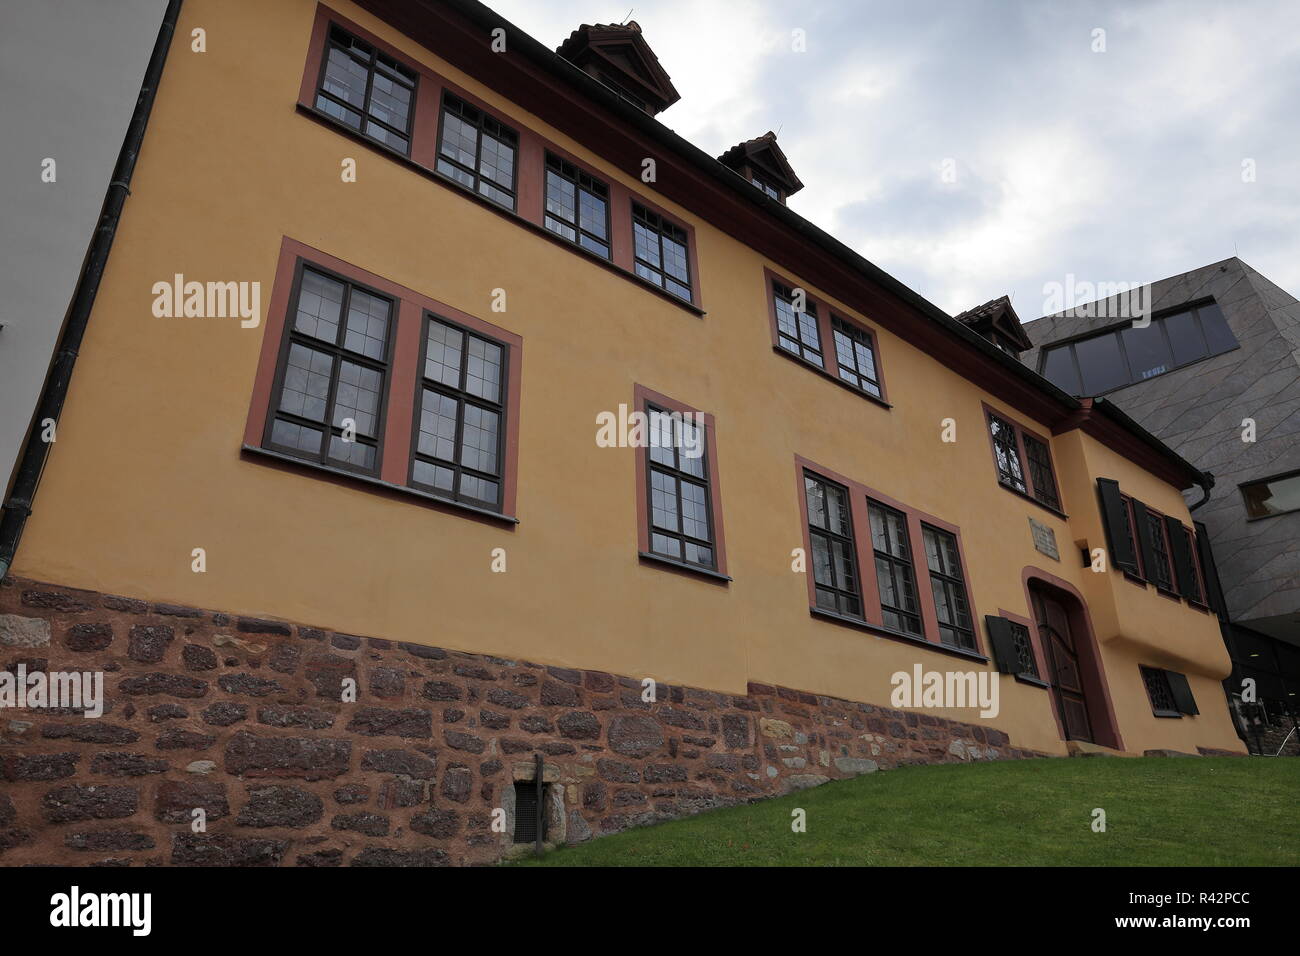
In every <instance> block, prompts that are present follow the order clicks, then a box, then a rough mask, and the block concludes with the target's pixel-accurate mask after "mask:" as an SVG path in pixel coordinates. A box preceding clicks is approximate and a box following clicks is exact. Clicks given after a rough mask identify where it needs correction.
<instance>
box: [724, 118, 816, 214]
mask: <svg viewBox="0 0 1300 956" xmlns="http://www.w3.org/2000/svg"><path fill="white" fill-rule="evenodd" d="M718 162H720V163H722V165H724V166H726V167H728V168H729V169H734V170H735V171H736V172H738V173H740V175H742V176H744V177H745V178H746V179H748V180H749V181H750V182H751V183H753V185H754V187H755V188H756V189H758V190H760V191H761V192H763V193H766V194H767V195H768V196H771V197H772V198H773V199H775V200H776V201H777V202H781V203H784V202H785V201H786V199H787V198H789V197H790V196H793V195H794V194H795V193H797V192H798V191H799V190H801V189H803V183H801V182H800V181H799V177H798V176H796V175H795V174H794V170H793V169H791V168H790V161H789V160H787V159H786V158H785V153H783V152H782V151H781V147H780V146H778V145H776V134H775V133H773V132H772V131H771V130H768V131H767V132H766V133H764V134H763V135H762V136H759V137H757V138H755V139H751V140H746V141H745V142H743V143H738V144H737V145H735V146H733V147H731V149H729V150H727V151H726V152H725V153H723V154H722V155H721V156H719V157H718Z"/></svg>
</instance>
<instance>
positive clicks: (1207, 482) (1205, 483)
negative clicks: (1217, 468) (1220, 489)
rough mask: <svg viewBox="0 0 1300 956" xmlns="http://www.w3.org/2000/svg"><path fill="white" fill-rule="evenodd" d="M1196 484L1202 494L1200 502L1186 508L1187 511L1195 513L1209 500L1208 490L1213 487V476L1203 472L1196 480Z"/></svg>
mask: <svg viewBox="0 0 1300 956" xmlns="http://www.w3.org/2000/svg"><path fill="white" fill-rule="evenodd" d="M1196 484H1197V485H1199V486H1200V489H1201V491H1203V492H1204V494H1203V495H1202V496H1201V500H1200V501H1198V502H1196V504H1194V505H1188V506H1187V510H1188V511H1195V510H1196V509H1197V508H1199V507H1200V506H1201V505H1203V504H1205V503H1206V502H1207V501H1209V500H1210V489H1212V488H1213V487H1214V475H1213V474H1212V473H1210V472H1208V471H1203V472H1201V476H1200V478H1198V479H1197V481H1196Z"/></svg>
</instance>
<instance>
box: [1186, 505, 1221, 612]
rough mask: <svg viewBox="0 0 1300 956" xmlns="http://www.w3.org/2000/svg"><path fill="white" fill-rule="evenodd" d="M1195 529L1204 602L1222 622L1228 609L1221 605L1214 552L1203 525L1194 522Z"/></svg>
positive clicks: (1199, 522)
mask: <svg viewBox="0 0 1300 956" xmlns="http://www.w3.org/2000/svg"><path fill="white" fill-rule="evenodd" d="M1192 524H1193V525H1194V526H1195V527H1196V554H1197V557H1199V558H1200V559H1201V574H1202V576H1203V577H1204V579H1205V600H1206V603H1208V604H1209V605H1210V607H1212V608H1214V613H1216V614H1218V615H1219V617H1220V618H1221V619H1223V620H1227V618H1228V609H1227V607H1226V606H1225V605H1224V603H1223V585H1222V584H1220V583H1219V569H1218V568H1216V567H1215V566H1214V552H1213V551H1212V550H1211V548H1210V533H1209V532H1208V531H1206V530H1205V523H1204V522H1201V521H1194V522H1192Z"/></svg>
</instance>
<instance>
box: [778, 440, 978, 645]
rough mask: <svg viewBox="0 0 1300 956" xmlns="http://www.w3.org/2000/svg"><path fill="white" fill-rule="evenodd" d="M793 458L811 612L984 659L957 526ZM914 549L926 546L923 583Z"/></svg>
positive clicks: (896, 637) (891, 636) (869, 629)
mask: <svg viewBox="0 0 1300 956" xmlns="http://www.w3.org/2000/svg"><path fill="white" fill-rule="evenodd" d="M795 461H796V465H797V469H798V470H797V472H796V474H797V476H798V480H799V481H800V482H801V487H802V489H803V494H804V502H803V506H804V509H805V511H806V514H807V525H806V532H807V536H806V538H805V541H804V543H805V549H806V551H807V553H808V554H809V555H811V560H810V562H809V564H810V568H809V571H810V573H809V575H808V581H807V585H808V603H809V610H810V611H811V613H812V614H813V615H818V614H826V615H830V616H833V617H835V618H837V619H839V620H841V622H842V623H846V624H847V625H849V626H856V627H858V628H859V629H862V630H867V631H871V632H872V633H875V634H878V635H880V636H882V637H890V638H893V639H895V640H903V641H908V642H910V643H917V644H921V645H924V646H928V647H931V648H933V649H935V650H941V651H943V652H945V653H948V654H953V655H956V656H965V657H972V656H973V657H976V658H979V659H981V660H983V659H984V658H983V656H982V654H981V653H980V650H979V647H978V638H977V637H976V635H975V630H974V628H975V625H974V617H975V612H974V610H973V609H972V607H971V605H970V598H969V596H968V593H967V585H966V573H965V570H964V568H963V567H962V560H961V553H960V548H961V543H960V540H959V538H958V533H959V532H958V530H957V528H955V527H952V526H949V525H946V524H945V523H944V522H943V521H942V520H941V519H939V518H935V517H932V516H930V515H927V514H923V513H921V512H918V511H916V510H915V509H913V508H910V507H908V506H907V505H905V504H903V503H901V502H898V501H895V500H893V499H891V498H890V497H889V496H887V495H885V494H883V493H881V492H878V491H874V490H872V489H870V488H868V487H866V486H865V485H862V484H860V483H858V482H856V481H853V480H852V479H850V478H845V477H843V476H841V475H837V474H835V472H833V471H827V470H825V469H822V468H820V467H818V466H817V465H816V464H815V463H814V462H811V461H808V460H806V459H804V458H801V457H799V456H796V458H795ZM859 549H861V550H859ZM917 549H924V553H925V565H923V566H922V567H924V568H925V569H926V570H927V571H928V573H929V578H930V584H929V586H927V585H926V584H925V583H924V582H923V581H921V580H920V578H919V573H920V570H921V568H920V567H918V565H919V564H920V561H921V558H920V554H921V552H920V551H918V550H917ZM859 569H861V570H859ZM859 575H861V579H860V578H859Z"/></svg>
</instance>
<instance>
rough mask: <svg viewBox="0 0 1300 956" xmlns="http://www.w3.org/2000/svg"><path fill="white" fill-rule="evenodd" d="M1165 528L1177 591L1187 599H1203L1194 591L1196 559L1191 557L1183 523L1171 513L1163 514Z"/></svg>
mask: <svg viewBox="0 0 1300 956" xmlns="http://www.w3.org/2000/svg"><path fill="white" fill-rule="evenodd" d="M1165 529H1166V530H1167V531H1168V532H1169V552H1170V554H1171V555H1172V556H1173V559H1174V576H1175V579H1176V580H1177V581H1178V593H1179V594H1181V595H1182V596H1183V597H1185V598H1187V599H1188V600H1189V601H1202V600H1204V598H1203V597H1200V596H1198V595H1197V593H1196V592H1197V587H1196V560H1195V559H1194V558H1193V557H1192V549H1191V548H1190V547H1188V545H1187V532H1186V531H1185V530H1184V529H1183V523H1182V522H1181V521H1179V520H1178V519H1177V518H1175V517H1174V516H1173V515H1165Z"/></svg>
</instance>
